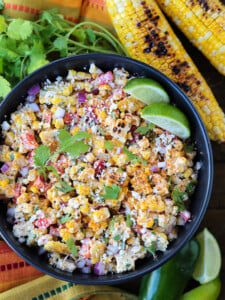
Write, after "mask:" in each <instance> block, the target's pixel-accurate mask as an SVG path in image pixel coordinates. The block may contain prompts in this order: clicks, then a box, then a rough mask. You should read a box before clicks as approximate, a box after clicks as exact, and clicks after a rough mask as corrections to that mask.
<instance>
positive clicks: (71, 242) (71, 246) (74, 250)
mask: <svg viewBox="0 0 225 300" xmlns="http://www.w3.org/2000/svg"><path fill="white" fill-rule="evenodd" d="M66 245H67V249H68V251H69V252H70V253H72V254H73V255H74V256H77V246H76V245H75V243H74V239H72V238H71V239H68V240H67V241H66Z"/></svg>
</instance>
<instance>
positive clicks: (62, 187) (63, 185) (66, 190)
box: [56, 180, 75, 194]
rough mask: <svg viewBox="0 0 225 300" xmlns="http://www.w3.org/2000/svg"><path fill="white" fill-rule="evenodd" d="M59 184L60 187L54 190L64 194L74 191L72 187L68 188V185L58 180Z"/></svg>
mask: <svg viewBox="0 0 225 300" xmlns="http://www.w3.org/2000/svg"><path fill="white" fill-rule="evenodd" d="M59 183H60V184H61V187H58V186H57V187H56V189H57V190H58V191H60V192H62V193H64V194H66V193H69V192H70V191H73V190H75V188H74V187H72V186H69V185H68V184H66V183H65V182H64V181H62V180H59Z"/></svg>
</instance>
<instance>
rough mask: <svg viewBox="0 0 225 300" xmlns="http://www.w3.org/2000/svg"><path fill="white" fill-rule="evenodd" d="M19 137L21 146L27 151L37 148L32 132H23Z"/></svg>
mask: <svg viewBox="0 0 225 300" xmlns="http://www.w3.org/2000/svg"><path fill="white" fill-rule="evenodd" d="M20 137H21V140H22V142H23V146H24V147H25V148H26V149H27V150H34V149H36V148H37V147H38V143H37V142H36V141H35V138H34V132H33V131H28V132H24V133H22V134H21V136H20Z"/></svg>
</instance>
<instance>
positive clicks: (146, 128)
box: [135, 123, 155, 135]
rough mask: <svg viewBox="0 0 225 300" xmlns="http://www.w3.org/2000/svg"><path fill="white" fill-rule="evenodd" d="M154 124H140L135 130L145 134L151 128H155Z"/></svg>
mask: <svg viewBox="0 0 225 300" xmlns="http://www.w3.org/2000/svg"><path fill="white" fill-rule="evenodd" d="M154 126H155V125H154V124H152V123H151V124H149V125H148V126H140V127H138V128H137V129H136V130H135V133H138V132H139V133H140V135H145V134H146V133H147V132H148V131H149V130H152V129H153V128H154Z"/></svg>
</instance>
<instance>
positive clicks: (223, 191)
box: [121, 0, 225, 300]
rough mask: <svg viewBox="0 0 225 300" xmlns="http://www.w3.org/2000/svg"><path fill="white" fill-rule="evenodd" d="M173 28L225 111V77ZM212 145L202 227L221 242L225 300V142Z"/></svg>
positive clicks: (224, 299) (134, 287) (135, 285)
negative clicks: (211, 179) (211, 175)
mask: <svg viewBox="0 0 225 300" xmlns="http://www.w3.org/2000/svg"><path fill="white" fill-rule="evenodd" d="M224 2H225V0H224ZM173 28H174V27H173ZM174 30H175V32H176V34H177V36H178V37H179V38H180V40H181V41H182V43H183V45H184V47H185V49H186V50H187V52H188V53H189V55H190V56H191V57H192V59H193V60H194V62H195V64H196V65H197V66H198V68H199V70H200V72H201V73H202V75H203V76H204V77H205V79H206V81H207V82H208V85H209V86H210V87H211V89H212V91H213V93H214V95H215V96H216V99H217V101H218V102H219V104H220V106H221V107H222V109H223V111H225V76H223V75H221V74H220V73H218V72H217V70H216V69H215V68H214V67H213V66H212V65H211V64H210V62H209V61H208V60H207V59H206V58H205V57H204V56H203V55H202V54H201V53H200V52H199V51H198V50H197V49H196V48H194V47H193V46H192V45H191V44H190V42H189V41H188V40H187V39H186V38H185V36H184V35H183V34H181V33H180V32H179V31H178V30H177V29H176V28H174ZM212 148H213V156H214V184H213V191H212V197H211V200H210V204H209V207H208V209H207V212H206V215H205V217H204V220H203V222H202V224H201V226H200V228H199V230H202V229H203V228H204V227H207V228H208V229H209V230H210V231H211V232H212V233H213V235H214V236H215V237H216V239H217V240H218V242H219V245H220V248H221V252H222V259H223V264H222V269H221V274H220V278H221V282H222V290H221V294H220V297H219V300H225V143H224V144H217V143H214V142H212ZM212 259H213V257H212ZM139 285H140V280H135V281H132V282H129V283H126V284H124V285H122V286H121V287H123V288H126V289H127V290H129V291H132V292H134V293H138V289H139ZM165 300H166V299H165Z"/></svg>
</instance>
